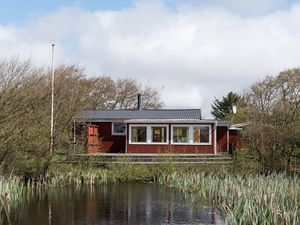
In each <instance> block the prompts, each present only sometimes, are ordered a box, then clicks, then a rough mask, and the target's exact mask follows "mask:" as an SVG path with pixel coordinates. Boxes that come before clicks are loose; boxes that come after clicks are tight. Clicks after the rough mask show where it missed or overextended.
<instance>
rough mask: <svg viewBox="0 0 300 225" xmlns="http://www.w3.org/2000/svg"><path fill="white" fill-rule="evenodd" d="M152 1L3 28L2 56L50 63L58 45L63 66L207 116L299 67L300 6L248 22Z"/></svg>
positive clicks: (64, 12)
mask: <svg viewBox="0 0 300 225" xmlns="http://www.w3.org/2000/svg"><path fill="white" fill-rule="evenodd" d="M269 1H272V0H269ZM149 2H150V1H147V2H146V1H137V2H136V4H135V6H134V7H129V8H124V9H122V10H118V11H94V12H91V11H85V10H83V9H81V8H80V7H79V6H73V7H65V8H61V9H58V10H57V11H55V12H53V13H51V14H48V15H45V16H43V17H40V18H36V19H35V20H31V21H27V22H26V23H25V24H23V25H22V26H18V27H13V26H4V25H2V26H1V25H0V58H4V57H5V58H8V57H10V56H15V55H19V56H20V57H24V58H26V57H31V58H32V59H33V61H34V62H36V63H38V64H42V65H47V64H48V65H49V64H50V59H51V58H50V56H51V55H50V54H51V43H53V42H55V43H56V46H57V47H56V61H58V62H59V63H78V64H80V65H82V66H85V67H86V69H87V73H88V74H89V75H112V76H113V77H133V78H136V79H138V80H140V81H142V82H144V83H146V84H150V85H153V86H158V87H164V88H163V90H162V98H163V100H164V101H165V103H166V107H169V108H174V107H179V108H202V109H203V113H204V116H209V111H210V104H211V102H212V101H213V99H214V97H221V96H223V95H225V94H226V93H227V92H229V91H231V90H233V91H239V92H241V91H242V90H243V89H244V88H246V87H248V86H249V85H250V84H251V83H253V82H254V81H256V80H258V79H261V78H263V77H264V76H266V75H268V74H276V73H278V72H279V71H280V70H283V69H286V68H291V67H298V66H300V23H299V21H300V5H297V4H294V5H293V6H292V7H291V8H289V9H288V10H285V11H275V12H272V13H269V14H266V15H260V16H248V17H245V16H242V15H239V14H236V13H233V12H232V11H229V10H226V9H225V8H220V7H214V5H210V6H208V7H204V6H203V5H201V6H199V7H187V5H178V7H177V8H176V9H170V8H168V7H166V6H165V5H164V4H163V3H162V2H160V1H151V3H149ZM231 2H234V0H232V1H231ZM252 2H253V1H252ZM277 2H278V1H277Z"/></svg>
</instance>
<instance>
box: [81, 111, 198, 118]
mask: <svg viewBox="0 0 300 225" xmlns="http://www.w3.org/2000/svg"><path fill="white" fill-rule="evenodd" d="M76 119H81V120H84V121H95V120H108V121H109V120H121V121H122V120H130V119H180V120H184V119H188V120H189V119H201V110H200V109H147V110H122V109H120V110H84V111H82V112H81V114H80V115H79V116H78V117H77V118H76Z"/></svg>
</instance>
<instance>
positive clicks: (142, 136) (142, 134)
mask: <svg viewBox="0 0 300 225" xmlns="http://www.w3.org/2000/svg"><path fill="white" fill-rule="evenodd" d="M131 142H138V143H146V142H147V127H131Z"/></svg>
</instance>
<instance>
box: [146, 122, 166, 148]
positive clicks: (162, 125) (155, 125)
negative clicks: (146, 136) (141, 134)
mask: <svg viewBox="0 0 300 225" xmlns="http://www.w3.org/2000/svg"><path fill="white" fill-rule="evenodd" d="M152 127H165V128H166V129H167V132H166V133H167V134H166V141H165V142H152V129H151V128H152ZM147 129H149V130H150V132H149V133H150V142H149V143H150V144H152V145H168V144H169V125H167V124H153V125H149V128H148V127H147Z"/></svg>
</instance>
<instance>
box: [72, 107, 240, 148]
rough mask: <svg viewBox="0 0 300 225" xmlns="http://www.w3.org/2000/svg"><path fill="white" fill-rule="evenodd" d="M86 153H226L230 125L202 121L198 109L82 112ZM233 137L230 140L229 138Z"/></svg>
mask: <svg viewBox="0 0 300 225" xmlns="http://www.w3.org/2000/svg"><path fill="white" fill-rule="evenodd" d="M76 121H77V122H84V123H85V124H87V126H88V132H87V133H88V134H87V135H88V148H87V151H88V153H95V152H109V153H119V152H120V153H166V152H167V153H172V152H174V153H206V154H216V153H218V152H227V151H228V150H229V146H230V141H233V137H234V135H235V132H236V130H232V131H231V130H230V129H229V128H230V125H231V123H230V122H228V121H217V120H210V119H202V118H201V110H200V109H151V110H142V109H136V110H85V111H83V112H82V113H81V115H80V116H78V118H76ZM231 135H232V137H231Z"/></svg>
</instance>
